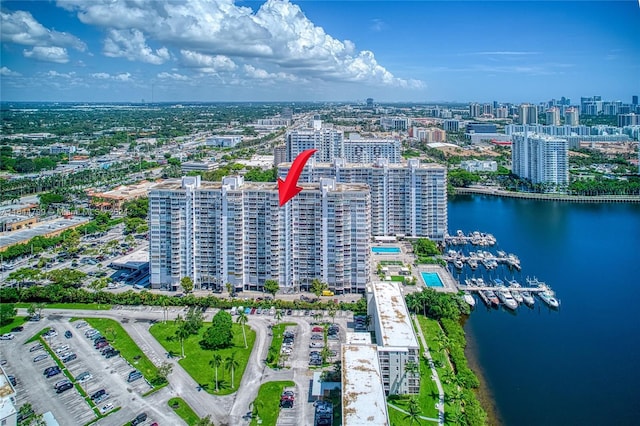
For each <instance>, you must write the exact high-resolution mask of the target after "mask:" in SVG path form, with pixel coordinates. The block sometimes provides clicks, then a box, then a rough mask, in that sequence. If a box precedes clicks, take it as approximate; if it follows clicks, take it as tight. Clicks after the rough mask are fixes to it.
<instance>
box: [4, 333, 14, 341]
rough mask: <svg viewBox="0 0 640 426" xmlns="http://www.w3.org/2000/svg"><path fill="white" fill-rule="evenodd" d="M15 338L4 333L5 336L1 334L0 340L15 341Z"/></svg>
mask: <svg viewBox="0 0 640 426" xmlns="http://www.w3.org/2000/svg"><path fill="white" fill-rule="evenodd" d="M15 337H16V336H14V335H13V334H11V333H6V334H3V335H2V336H0V340H13V339H15Z"/></svg>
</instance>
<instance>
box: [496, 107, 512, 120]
mask: <svg viewBox="0 0 640 426" xmlns="http://www.w3.org/2000/svg"><path fill="white" fill-rule="evenodd" d="M495 116H496V118H507V117H508V116H509V110H508V109H507V108H505V107H498V108H496V110H495Z"/></svg>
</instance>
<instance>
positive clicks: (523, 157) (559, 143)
mask: <svg viewBox="0 0 640 426" xmlns="http://www.w3.org/2000/svg"><path fill="white" fill-rule="evenodd" d="M568 151H569V144H568V142H567V140H566V139H561V138H558V137H553V136H548V135H541V134H537V133H515V134H513V135H512V144H511V157H512V163H513V169H512V171H513V173H514V174H516V175H518V176H520V177H521V178H524V179H529V180H530V181H531V182H532V183H534V184H539V183H540V184H548V185H551V186H552V188H551V189H553V190H557V189H560V190H562V189H564V188H566V186H567V185H568V183H569V155H568Z"/></svg>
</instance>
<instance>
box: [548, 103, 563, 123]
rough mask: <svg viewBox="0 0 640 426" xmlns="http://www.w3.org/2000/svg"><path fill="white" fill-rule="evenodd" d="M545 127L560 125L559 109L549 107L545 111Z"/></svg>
mask: <svg viewBox="0 0 640 426" xmlns="http://www.w3.org/2000/svg"><path fill="white" fill-rule="evenodd" d="M545 115H546V121H547V126H559V125H560V108H558V107H555V106H554V107H551V108H549V109H548V110H547V111H546V114H545Z"/></svg>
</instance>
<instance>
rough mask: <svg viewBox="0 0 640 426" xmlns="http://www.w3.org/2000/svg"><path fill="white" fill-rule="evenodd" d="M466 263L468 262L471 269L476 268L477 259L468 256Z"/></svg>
mask: <svg viewBox="0 0 640 426" xmlns="http://www.w3.org/2000/svg"><path fill="white" fill-rule="evenodd" d="M467 263H468V264H469V267H470V268H471V269H473V270H476V269H477V268H478V261H477V260H476V259H474V258H472V257H470V258H469V260H467Z"/></svg>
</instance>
